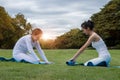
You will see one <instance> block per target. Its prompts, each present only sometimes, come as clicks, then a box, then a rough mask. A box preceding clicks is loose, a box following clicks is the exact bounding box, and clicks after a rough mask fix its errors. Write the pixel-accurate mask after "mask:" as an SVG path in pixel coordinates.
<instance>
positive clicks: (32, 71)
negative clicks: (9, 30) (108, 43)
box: [0, 49, 120, 80]
mask: <svg viewBox="0 0 120 80" xmlns="http://www.w3.org/2000/svg"><path fill="white" fill-rule="evenodd" d="M44 51H45V53H46V56H47V57H48V59H49V60H50V61H52V62H54V63H55V64H51V65H35V64H28V63H16V62H1V61H0V80H120V68H112V67H110V68H105V67H84V66H67V65H66V64H65V62H66V61H67V60H69V59H70V58H71V57H72V56H73V54H74V53H75V52H76V51H77V50H74V49H66V50H65V49H61V50H44ZM84 53H85V54H81V56H80V57H79V58H78V59H77V61H78V62H85V61H87V60H89V59H92V58H95V57H97V53H96V51H95V50H86V51H85V52H84ZM110 53H111V56H112V61H111V64H110V65H111V66H120V61H119V60H120V50H110ZM0 56H3V57H6V58H11V57H12V50H0Z"/></svg>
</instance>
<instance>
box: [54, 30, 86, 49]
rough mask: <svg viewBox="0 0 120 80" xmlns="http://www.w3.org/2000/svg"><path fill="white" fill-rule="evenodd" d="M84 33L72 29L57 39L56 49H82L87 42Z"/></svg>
mask: <svg viewBox="0 0 120 80" xmlns="http://www.w3.org/2000/svg"><path fill="white" fill-rule="evenodd" d="M86 39H87V38H86V37H85V36H84V35H83V33H82V32H81V31H80V30H79V29H78V28H77V29H71V30H70V31H69V32H67V33H65V34H63V35H61V36H59V37H57V39H56V40H55V42H54V45H55V47H56V48H61V49H64V48H80V47H81V46H82V45H83V44H84V43H85V41H86Z"/></svg>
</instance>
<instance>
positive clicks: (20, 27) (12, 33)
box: [0, 6, 32, 48]
mask: <svg viewBox="0 0 120 80" xmlns="http://www.w3.org/2000/svg"><path fill="white" fill-rule="evenodd" d="M31 28H32V26H31V24H30V23H27V21H26V19H25V18H24V15H23V14H20V13H19V14H17V15H16V17H15V18H11V17H10V16H9V14H8V13H7V12H6V11H5V9H4V8H3V7H1V6H0V48H13V46H14V45H15V43H16V41H17V40H18V39H19V38H20V37H21V36H23V35H25V34H28V33H29V32H30V30H31Z"/></svg>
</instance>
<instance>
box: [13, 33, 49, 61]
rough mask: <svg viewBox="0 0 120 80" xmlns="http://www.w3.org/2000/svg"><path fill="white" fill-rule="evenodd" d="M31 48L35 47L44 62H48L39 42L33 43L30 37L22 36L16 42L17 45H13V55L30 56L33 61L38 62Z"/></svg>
mask: <svg viewBox="0 0 120 80" xmlns="http://www.w3.org/2000/svg"><path fill="white" fill-rule="evenodd" d="M33 47H35V48H36V49H37V50H38V52H39V54H40V56H41V58H42V59H43V60H44V61H45V62H48V60H47V58H46V56H45V54H44V52H43V50H42V49H41V47H40V44H39V42H37V41H35V42H33V41H32V37H31V35H26V36H23V37H22V38H20V39H19V40H18V41H17V43H16V44H15V46H14V48H13V55H17V54H20V53H25V54H31V55H32V56H33V58H34V59H36V60H40V59H39V58H38V56H37V55H36V54H35V52H34V50H33Z"/></svg>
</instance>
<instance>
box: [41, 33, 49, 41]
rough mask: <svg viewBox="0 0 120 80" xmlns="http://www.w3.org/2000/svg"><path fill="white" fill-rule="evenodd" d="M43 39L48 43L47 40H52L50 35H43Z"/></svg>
mask: <svg viewBox="0 0 120 80" xmlns="http://www.w3.org/2000/svg"><path fill="white" fill-rule="evenodd" d="M42 39H43V40H45V41H47V40H49V39H50V36H49V35H48V34H43V35H42Z"/></svg>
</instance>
